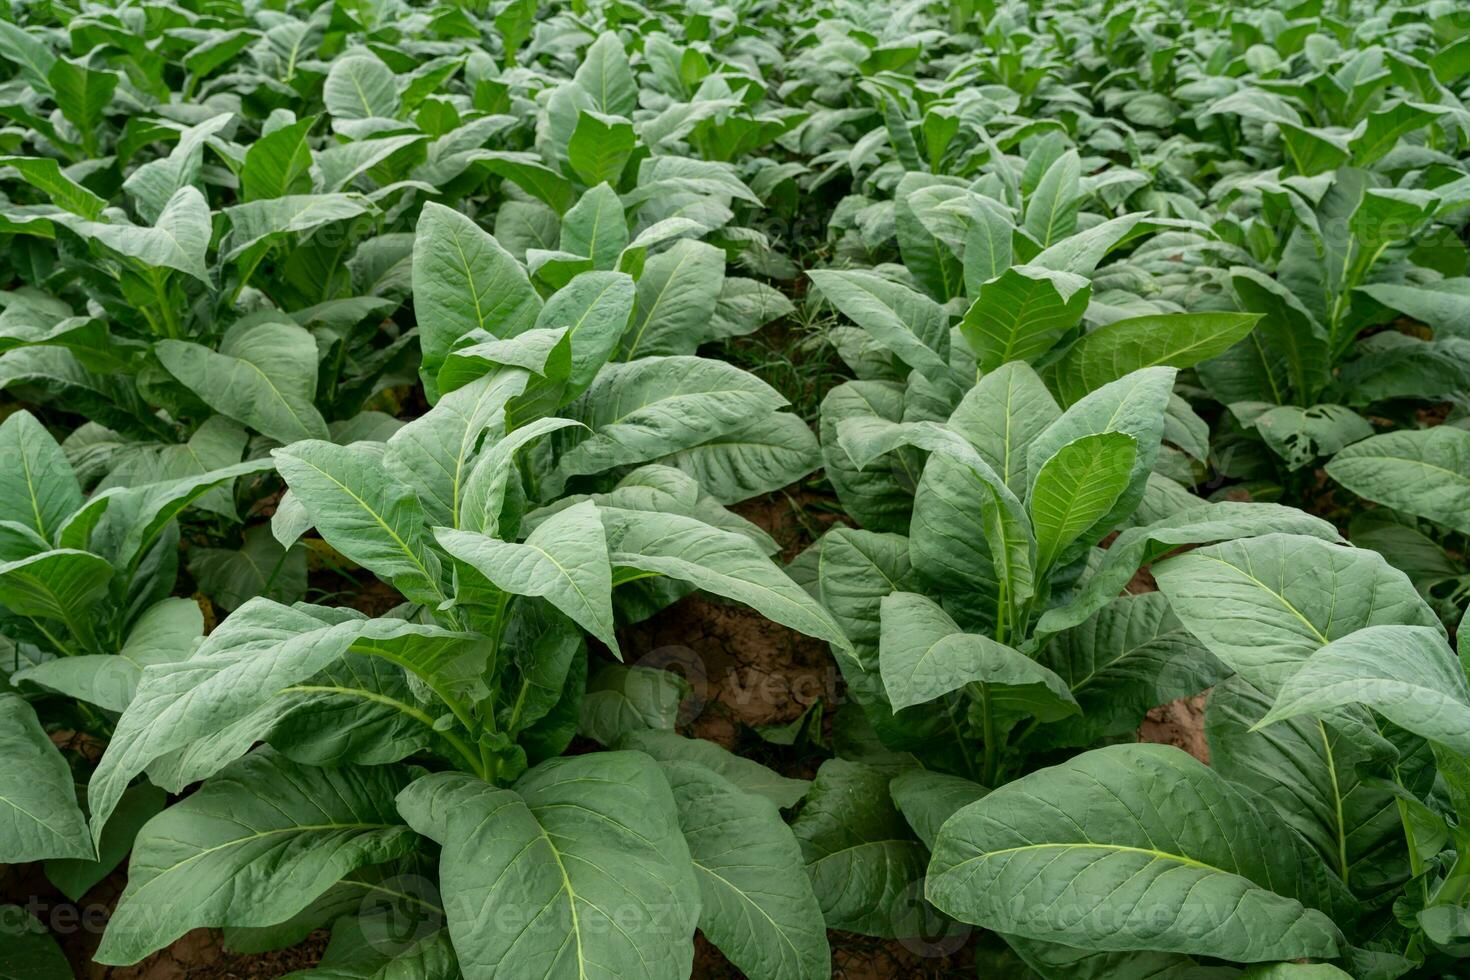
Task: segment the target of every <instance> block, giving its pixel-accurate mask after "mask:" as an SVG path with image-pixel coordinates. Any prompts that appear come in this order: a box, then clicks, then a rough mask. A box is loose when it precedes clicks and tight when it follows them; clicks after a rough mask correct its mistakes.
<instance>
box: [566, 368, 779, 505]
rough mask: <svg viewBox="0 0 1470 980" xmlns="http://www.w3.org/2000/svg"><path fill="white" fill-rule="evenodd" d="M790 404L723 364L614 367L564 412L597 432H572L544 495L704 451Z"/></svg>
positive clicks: (775, 393) (752, 376)
mask: <svg viewBox="0 0 1470 980" xmlns="http://www.w3.org/2000/svg"><path fill="white" fill-rule="evenodd" d="M785 404H786V400H785V399H784V398H782V397H781V395H779V394H778V393H777V392H776V390H775V389H774V388H772V387H771V386H770V385H768V384H766V383H765V382H764V381H761V380H760V379H759V378H757V377H755V375H753V374H749V373H747V372H745V371H742V370H740V369H739V368H736V367H734V366H733V365H730V364H726V363H724V362H722V361H714V360H708V359H705V358H698V357H645V358H639V359H638V360H636V361H629V362H627V363H615V364H609V365H608V366H607V367H606V368H604V369H603V370H602V371H600V372H599V373H598V374H597V376H596V378H595V379H594V380H593V382H592V384H591V386H590V387H589V388H588V389H587V391H586V392H584V393H583V394H582V396H581V397H580V398H579V399H577V401H575V402H573V403H572V404H571V405H570V406H569V407H568V408H567V410H566V412H565V413H564V414H565V416H566V417H567V418H570V419H574V420H576V421H578V422H581V423H583V424H584V425H586V426H587V428H588V429H589V430H590V432H589V433H588V434H586V435H583V434H582V433H580V432H576V431H574V432H573V433H572V435H573V437H574V439H575V442H574V444H573V445H572V446H571V447H570V448H569V449H567V450H565V451H563V452H562V453H561V454H560V458H559V459H558V460H557V465H556V469H555V470H554V471H552V472H551V473H550V474H548V475H547V476H546V477H545V478H544V481H543V488H544V492H546V493H550V494H555V493H559V492H560V491H561V488H562V487H563V486H565V484H566V481H567V480H568V479H570V478H572V477H574V476H582V475H588V474H593V473H601V472H603V471H605V470H608V469H611V468H612V467H614V466H627V465H631V464H635V463H646V462H648V461H650V460H655V459H658V458H660V457H663V456H666V455H668V454H670V453H674V452H678V451H679V450H681V449H688V448H690V447H691V446H697V445H699V444H700V443H702V442H705V441H706V440H708V439H712V438H714V437H716V436H721V435H724V434H726V433H729V432H734V431H737V430H738V429H740V428H742V427H744V426H747V425H750V424H751V423H752V422H754V421H755V420H756V419H758V418H760V417H761V416H763V415H766V414H769V413H771V412H774V411H776V410H777V409H779V408H781V407H782V406H783V405H785ZM577 437H580V438H577Z"/></svg>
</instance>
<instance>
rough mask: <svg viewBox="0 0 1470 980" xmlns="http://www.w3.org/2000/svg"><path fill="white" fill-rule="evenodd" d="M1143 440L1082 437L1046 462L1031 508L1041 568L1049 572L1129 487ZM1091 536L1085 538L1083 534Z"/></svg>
mask: <svg viewBox="0 0 1470 980" xmlns="http://www.w3.org/2000/svg"><path fill="white" fill-rule="evenodd" d="M1137 454H1138V442H1137V440H1135V439H1134V438H1133V437H1132V436H1130V435H1128V434H1127V433H1123V432H1098V433H1094V434H1093V435H1090V436H1080V437H1079V438H1077V439H1073V440H1072V441H1071V442H1069V443H1067V444H1066V445H1065V446H1062V447H1061V448H1060V449H1058V450H1057V451H1056V454H1055V455H1054V456H1052V457H1051V458H1050V459H1048V460H1046V461H1045V462H1044V463H1042V464H1041V469H1039V470H1037V471H1036V479H1035V480H1034V481H1033V482H1032V484H1031V493H1030V494H1029V495H1028V497H1027V500H1026V506H1027V508H1028V509H1029V511H1030V514H1031V526H1032V528H1033V530H1034V531H1035V534H1036V567H1037V569H1038V570H1043V571H1044V570H1046V569H1048V568H1050V567H1051V566H1052V564H1053V563H1055V562H1056V560H1057V559H1058V558H1060V557H1061V556H1062V555H1063V554H1064V553H1067V552H1069V551H1071V550H1075V548H1074V545H1075V544H1076V543H1077V542H1078V539H1079V538H1080V539H1081V541H1082V543H1083V544H1084V546H1088V545H1091V544H1092V541H1091V540H1089V538H1091V537H1092V535H1090V534H1087V532H1088V531H1089V530H1090V529H1092V528H1094V527H1095V526H1096V524H1097V522H1098V521H1099V520H1101V519H1102V518H1103V516H1104V515H1106V514H1108V513H1109V512H1110V511H1111V510H1112V509H1113V506H1114V505H1115V504H1116V503H1117V502H1118V498H1119V497H1121V496H1122V495H1123V493H1124V491H1126V490H1127V489H1128V483H1129V479H1130V476H1131V471H1132V469H1133V461H1134V459H1135V457H1136V456H1137ZM1084 535H1086V536H1084Z"/></svg>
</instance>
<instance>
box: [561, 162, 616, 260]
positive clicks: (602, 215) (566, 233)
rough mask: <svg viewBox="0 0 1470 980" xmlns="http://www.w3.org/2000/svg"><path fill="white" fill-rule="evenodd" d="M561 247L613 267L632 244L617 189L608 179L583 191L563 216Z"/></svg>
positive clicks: (563, 249) (565, 250)
mask: <svg viewBox="0 0 1470 980" xmlns="http://www.w3.org/2000/svg"><path fill="white" fill-rule="evenodd" d="M560 244H561V250H562V251H564V252H571V253H572V254H573V255H585V256H587V257H588V258H590V259H591V260H592V267H593V268H594V269H600V270H611V269H613V268H615V267H616V266H617V264H618V256H620V255H621V254H622V253H623V249H625V248H627V247H628V221H627V218H626V217H624V215H623V202H622V201H621V200H619V198H618V193H617V191H615V190H613V189H612V187H611V186H609V185H608V184H607V183H606V182H604V183H599V184H598V185H597V186H595V187H593V188H592V189H591V190H590V191H588V192H587V193H586V194H583V195H582V196H581V197H580V198H579V199H578V200H577V203H576V204H575V205H573V206H572V208H571V209H570V210H568V211H567V213H566V214H565V215H563V216H562V219H561V240H560Z"/></svg>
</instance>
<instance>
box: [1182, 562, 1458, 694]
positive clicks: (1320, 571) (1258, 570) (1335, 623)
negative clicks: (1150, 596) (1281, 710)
mask: <svg viewBox="0 0 1470 980" xmlns="http://www.w3.org/2000/svg"><path fill="white" fill-rule="evenodd" d="M1153 572H1154V578H1155V579H1156V580H1157V581H1158V585H1159V590H1160V591H1161V592H1163V593H1164V594H1165V595H1167V596H1168V597H1169V604H1170V605H1171V606H1172V607H1173V609H1174V612H1175V613H1177V614H1178V616H1179V618H1180V619H1181V620H1182V621H1183V622H1184V625H1185V626H1186V627H1187V628H1188V629H1189V631H1190V632H1191V633H1193V634H1194V635H1195V636H1197V637H1199V638H1200V640H1201V641H1202V642H1203V643H1204V644H1205V646H1207V647H1209V648H1210V652H1211V653H1213V654H1214V655H1215V656H1217V657H1219V658H1220V660H1221V661H1222V662H1224V664H1225V665H1226V666H1227V667H1230V668H1231V669H1232V670H1234V671H1235V672H1236V673H1238V674H1240V675H1241V676H1242V677H1244V678H1245V679H1246V680H1247V681H1249V682H1250V683H1251V684H1253V685H1254V686H1255V687H1257V688H1259V689H1260V690H1261V691H1263V692H1265V693H1266V694H1267V695H1272V696H1274V695H1275V694H1276V693H1277V692H1278V691H1279V690H1280V689H1281V685H1282V684H1283V683H1284V682H1285V681H1286V679H1287V678H1288V677H1290V676H1291V675H1292V674H1294V673H1296V671H1297V670H1298V669H1300V667H1301V666H1302V664H1303V663H1304V662H1306V661H1307V660H1308V658H1310V657H1313V656H1315V654H1316V653H1317V652H1318V651H1319V650H1320V649H1321V648H1322V647H1324V646H1326V645H1327V644H1328V643H1330V642H1331V641H1333V640H1336V639H1339V638H1341V637H1344V636H1346V635H1348V634H1349V633H1352V632H1354V631H1356V630H1359V629H1362V628H1363V627H1365V626H1379V625H1387V624H1412V625H1418V626H1433V625H1437V624H1438V622H1439V620H1438V618H1437V617H1436V616H1435V615H1434V613H1433V612H1432V611H1431V610H1430V608H1429V607H1428V606H1427V605H1426V604H1425V603H1424V600H1423V599H1421V598H1420V597H1419V593H1418V592H1417V591H1416V590H1415V589H1414V586H1413V585H1412V583H1410V582H1409V580H1408V579H1407V578H1406V577H1405V576H1404V574H1403V573H1402V572H1400V571H1398V570H1397V569H1395V568H1393V567H1391V566H1390V565H1389V564H1388V563H1387V562H1386V561H1384V560H1383V557H1382V556H1381V555H1379V554H1378V553H1376V552H1373V551H1365V550H1360V549H1357V548H1343V547H1339V546H1337V545H1332V544H1328V543H1327V542H1325V541H1321V540H1318V539H1317V538H1306V537H1301V536H1299V535H1294V534H1267V535H1264V536H1262V537H1257V538H1247V539H1244V540H1239V541H1226V542H1224V543H1222V544H1216V545H1211V546H1209V547H1207V548H1198V549H1196V550H1194V551H1191V552H1188V553H1187V554H1183V555H1179V556H1178V557H1176V558H1170V559H1169V560H1167V561H1164V562H1160V563H1159V564H1157V565H1155V566H1154V568H1153ZM1243 623H1248V624H1250V625H1249V628H1248V629H1246V628H1242V624H1243Z"/></svg>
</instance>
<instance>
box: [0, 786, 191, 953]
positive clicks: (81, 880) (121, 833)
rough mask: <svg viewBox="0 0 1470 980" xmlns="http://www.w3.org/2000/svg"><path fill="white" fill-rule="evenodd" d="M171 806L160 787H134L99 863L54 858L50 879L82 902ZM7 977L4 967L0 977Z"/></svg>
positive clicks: (106, 835)
mask: <svg viewBox="0 0 1470 980" xmlns="http://www.w3.org/2000/svg"><path fill="white" fill-rule="evenodd" d="M167 805H168V794H166V793H165V792H164V791H163V790H161V789H159V788H158V787H157V786H153V785H150V784H149V783H146V782H142V783H138V784H137V785H135V786H130V787H129V788H128V791H127V792H126V793H124V794H123V798H122V802H121V803H120V804H119V805H118V808H117V811H116V812H115V813H113V815H112V819H111V820H109V821H108V822H107V829H106V830H104V831H103V832H102V843H101V844H100V845H99V846H98V848H97V855H98V857H97V860H95V861H90V860H86V859H83V858H53V859H51V860H49V861H47V862H46V880H47V881H49V882H51V883H52V884H53V885H55V886H56V887H57V888H60V889H61V893H62V894H63V895H65V896H66V897H67V898H69V899H71V900H72V901H73V902H80V901H81V900H82V898H83V896H85V895H86V894H87V892H89V891H91V890H92V888H93V886H95V885H96V884H97V883H98V882H100V881H101V880H102V879H103V878H106V877H107V876H108V875H110V874H112V872H113V871H114V870H115V869H116V868H117V867H118V866H120V865H121V864H122V863H123V862H124V861H126V860H127V857H128V852H129V851H131V850H132V849H133V840H134V838H136V837H137V836H138V831H139V830H141V829H142V827H143V825H144V824H145V823H147V822H148V821H149V820H152V819H153V818H154V817H155V816H157V815H158V813H159V811H161V810H162V809H163V808H164V807H165V806H167ZM5 975H6V974H5V971H4V969H3V968H0V976H5ZM67 975H68V976H70V974H69V973H68V974H67Z"/></svg>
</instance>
